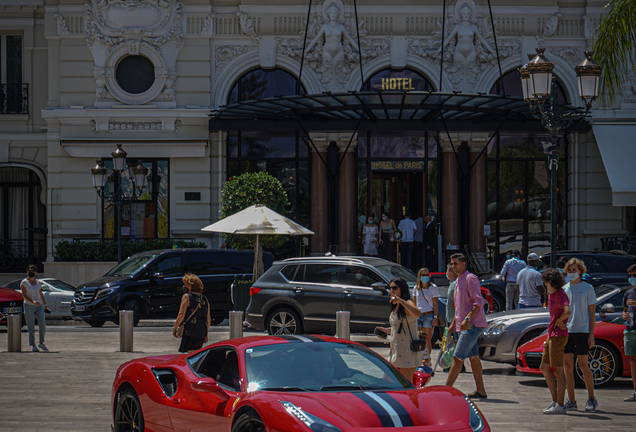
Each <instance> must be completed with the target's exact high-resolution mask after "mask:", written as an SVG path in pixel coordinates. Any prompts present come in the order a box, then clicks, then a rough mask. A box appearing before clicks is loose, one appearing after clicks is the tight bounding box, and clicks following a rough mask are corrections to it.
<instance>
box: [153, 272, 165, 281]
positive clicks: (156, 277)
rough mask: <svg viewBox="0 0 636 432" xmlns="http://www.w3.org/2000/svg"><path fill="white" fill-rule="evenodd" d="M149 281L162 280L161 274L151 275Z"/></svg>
mask: <svg viewBox="0 0 636 432" xmlns="http://www.w3.org/2000/svg"><path fill="white" fill-rule="evenodd" d="M151 280H163V273H161V272H157V273H153V275H152V278H151Z"/></svg>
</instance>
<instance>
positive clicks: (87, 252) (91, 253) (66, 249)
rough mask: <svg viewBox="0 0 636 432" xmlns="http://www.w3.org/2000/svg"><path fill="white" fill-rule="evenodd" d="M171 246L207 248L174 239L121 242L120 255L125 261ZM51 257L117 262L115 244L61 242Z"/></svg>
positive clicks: (59, 259)
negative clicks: (136, 255)
mask: <svg viewBox="0 0 636 432" xmlns="http://www.w3.org/2000/svg"><path fill="white" fill-rule="evenodd" d="M173 245H177V247H179V248H184V249H189V248H203V249H205V248H207V245H206V244H205V243H203V242H195V241H186V240H174V239H172V240H171V239H165V240H144V241H122V242H121V255H122V257H123V258H124V259H126V258H127V257H129V256H131V255H134V254H136V253H139V252H145V251H149V250H156V249H172V247H173ZM53 256H54V257H55V259H56V261H117V242H116V241H103V242H102V241H98V242H69V241H66V240H62V241H60V242H59V243H58V244H57V246H55V252H54V253H53Z"/></svg>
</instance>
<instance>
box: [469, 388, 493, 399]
mask: <svg viewBox="0 0 636 432" xmlns="http://www.w3.org/2000/svg"><path fill="white" fill-rule="evenodd" d="M466 396H468V397H469V398H471V399H487V398H488V395H485V394H481V393H479V392H478V391H477V390H475V391H474V392H472V393H469V394H467V395H466Z"/></svg>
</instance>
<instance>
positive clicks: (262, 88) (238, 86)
mask: <svg viewBox="0 0 636 432" xmlns="http://www.w3.org/2000/svg"><path fill="white" fill-rule="evenodd" d="M297 83H298V79H297V78H296V77H295V76H293V75H292V74H290V73H289V72H287V71H284V70H282V69H273V70H264V69H255V70H253V71H250V72H248V73H246V74H245V75H243V76H242V77H241V78H239V79H238V81H237V82H236V83H235V84H234V87H232V91H231V92H230V97H229V98H228V101H227V102H228V104H231V103H235V102H243V101H247V100H253V99H259V98H266V97H273V96H287V95H294V94H296V86H297ZM300 93H301V94H304V93H305V89H303V88H302V86H301V87H300Z"/></svg>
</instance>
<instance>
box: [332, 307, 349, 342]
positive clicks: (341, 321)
mask: <svg viewBox="0 0 636 432" xmlns="http://www.w3.org/2000/svg"><path fill="white" fill-rule="evenodd" d="M350 316H351V312H349V311H337V312H336V337H337V338H340V339H350V337H351V334H350V333H349V318H350Z"/></svg>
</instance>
